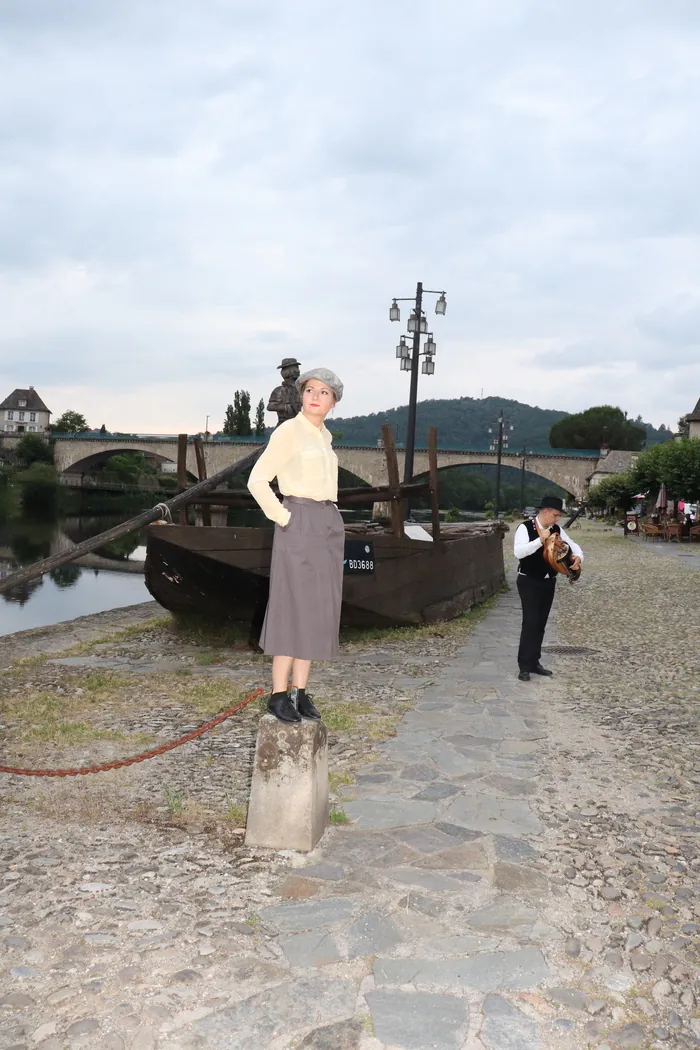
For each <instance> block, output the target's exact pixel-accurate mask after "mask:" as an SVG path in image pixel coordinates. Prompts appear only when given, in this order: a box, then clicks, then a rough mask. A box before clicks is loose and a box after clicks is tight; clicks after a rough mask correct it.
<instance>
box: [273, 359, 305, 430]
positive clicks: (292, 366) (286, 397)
mask: <svg viewBox="0 0 700 1050" xmlns="http://www.w3.org/2000/svg"><path fill="white" fill-rule="evenodd" d="M277 367H278V368H279V369H280V371H281V373H282V383H281V384H280V386H276V387H275V389H274V390H273V391H272V393H271V394H270V400H269V402H268V405H267V411H268V412H276V413H277V426H279V425H280V423H286V421H287V420H288V419H294V417H295V416H296V415H297V414H298V413H299V412H301V395H300V393H299V390H298V387H297V382H296V381H297V379H298V378H299V374H300V369H301V365H300V364H299V362H298V361H297V359H296V358H295V357H285V358H283V360H282V364H281V365H278V366H277Z"/></svg>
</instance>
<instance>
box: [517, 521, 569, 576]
mask: <svg viewBox="0 0 700 1050" xmlns="http://www.w3.org/2000/svg"><path fill="white" fill-rule="evenodd" d="M523 524H524V525H525V528H526V529H527V534H528V537H529V539H531V540H536V539H537V536H538V533H537V529H536V527H535V522H534V520H533V519H532V518H528V520H527V521H525V522H523ZM552 532H561V529H560V528H559V526H558V525H552ZM518 572H522V573H524V574H525V576H534V577H535V578H536V579H538V580H543V579H544V578H545V577H546V576H547V575H549V577H550V579H552V580H553V579H555V577H556V575H557V574H556V573H555V571H554V569H553V568H552V567H551V566H550V565H548V564H547V562H546V561H545V560H544V550H543V548H542V547H538V548H537V550H536V551H535V553H534V554H528V556H527V558H521V559H520V562H519V563H518Z"/></svg>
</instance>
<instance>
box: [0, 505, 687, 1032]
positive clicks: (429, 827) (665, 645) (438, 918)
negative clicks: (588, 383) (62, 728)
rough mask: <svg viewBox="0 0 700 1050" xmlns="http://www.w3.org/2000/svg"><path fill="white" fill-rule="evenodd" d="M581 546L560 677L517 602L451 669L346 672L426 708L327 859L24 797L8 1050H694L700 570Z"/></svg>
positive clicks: (350, 787) (6, 941)
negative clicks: (581, 565)
mask: <svg viewBox="0 0 700 1050" xmlns="http://www.w3.org/2000/svg"><path fill="white" fill-rule="evenodd" d="M577 535H578V538H579V539H580V541H581V542H582V544H583V545H584V548H585V550H586V554H587V559H586V566H585V573H584V576H583V577H582V580H581V582H580V584H578V585H576V587H569V586H568V585H566V584H560V585H559V593H558V596H557V600H556V605H555V608H556V622H555V625H554V626H555V629H556V632H557V633H556V635H555V634H554V633H553V632H552V633H551V634H550V636H549V637H548V639H547V642H548V645H549V646H556V645H559V646H579V647H584V648H586V649H588V650H589V652H588V653H587V654H586V653H584V654H578V655H577V654H572V653H567V652H566V651H563V652H560V653H558V654H554V653H550V654H548V659H549V660H550V662H551V665H552V667H553V669H554V670H555V671H556V676H555V677H554V678H552V679H546V680H539V679H538V680H533V681H532V682H531V683H529V684H522V683H519V682H518V681H517V680H516V678H515V652H516V648H517V632H518V621H519V609H518V607H517V595H516V594H515V591H514V590H511V592H510V593H509V594H507V595H503V596H502V597H501V598H500V599H499V600H498V601H497V603H496V604H495V606H494V607H493V608H492V609H491V611H490V612H489V613H488V615H487V617H486V618H485V619H484V620H483V622H481V623H479V624H477V626H476V627H475V628H474V629H473V631H472V633H471V635H470V636H469V637H468V639H467V640H466V641H464V643H463V644H459V645H453V646H452V647H449V646H445V647H443V649H442V650H440V648H439V643H437V642H436V643H432V642H431V643H429V644H428V643H426V648H428V649H430V653H429V657H428V655H427V654H426V653H421V652H413V653H411V652H410V651H409V649H408V648H407V649H406V650H405V651H404V653H403V655H402V656H401V657H400V666H398V667H397V662H398V661H399V656H397V655H396V653H395V654H394V656H391V653H390V652H389V651H387V654H385V658H384V660H383V661H382V660H381V659H380V656H381V653H379V652H375V653H374V654H367V653H365V654H363V653H362V652H355V653H353V652H346V654H345V657H344V660H343V661H342V663H341V665H338V667H337V668H336V670H335V672H334V673H335V674H336V675H337V679H336V682H337V684H338V687H339V688H340V685H341V684H342V683H344V687H345V688H347V689H348V690H349V691H351V689H352V687H353V683H355V682H356V680H359V681H360V682H361V683H362V685H363V688H366V687H367V685H368V683H370V685H371V682H372V680H373V679H374V680H376V681H377V682H378V683H380V684H379V685H378V689H380V690H388V685H387V684H386V673H387V672H388V673H389V675H391V676H393V677H394V678H397V679H399V689H400V690H401V693H400V695H404V694H405V695H407V696H409V695H410V696H412V697H414V698H415V703H414V704H413V706H412V707H411V709H410V710H408V711H406V713H405V714H404V716H403V718H402V720H401V722H400V725H399V727H398V731H397V733H396V735H395V736H393V737H392V738H391V739H388V740H386V741H385V742H384V743H381V744H379V745H377V746H376V747H375V748H374V750H373V752H372V754H371V755H370V758H369V760H368V761H366V762H365V763H364V764H362V765H359V764H358V763H355V766H356V773H355V775H354V777H353V778H351V777H350V776H349V775H348V776H347V777H346V779H347V780H352V782H351V783H348V784H347V785H346V786H345V787H343V788H342V791H343V795H344V799H343V801H342V803H340V802H339V805H342V807H343V810H344V812H345V814H346V816H347V818H348V819H349V820H350V821H351V823H350V824H348V825H346V826H337V827H334V828H331V829H329V831H328V832H327V834H326V836H325V837H324V839H323V840H322V842H321V844H320V845H319V847H318V848H317V850H316V851H314V853H313V854H309V855H300V854H290V853H273V852H269V851H250V850H244V849H237V848H231V847H230V846H227V845H226V844H224V843H221V842H217V841H216V840H215V839H212V838H211V837H206V836H203V835H198V834H193V833H190V832H189V831H188V829H187V828H182V827H178V826H170V827H168V826H167V825H163V824H160V825H157V826H142V827H139V826H136V825H134V824H127V823H120V822H118V821H117V822H115V823H114V824H105V823H88V822H87V821H85V822H84V823H82V824H81V825H76V824H71V823H62V822H61V821H60V820H58V819H57V820H56V822H55V824H54V825H53V826H52V827H50V828H49V834H47V833H46V832H47V824H46V821H45V819H44V823H43V824H41V822H40V819H39V818H36V819H34V818H33V817H32V815H31V811H30V810H28V809H27V807H26V805H24V807H23V806H22V805H20V803H21V802H22V800H21V799H20V801H19V802H18V801H16V800H13V801H11V803H10V804H9V806H8V808H7V810H6V816H7V824H8V834H7V835H6V836H5V839H4V841H3V844H2V847H1V849H2V854H1V855H2V859H3V861H4V862H5V864H4V872H3V877H4V883H3V887H2V889H1V890H0V943H1V944H2V947H3V950H4V952H5V958H4V960H3V961H2V964H1V965H2V966H3V967H4V969H2V970H1V971H0V982H1V984H0V988H1V990H0V1026H1V1027H0V1046H2V1047H3V1048H9V1047H12V1048H14V1050H30V1048H34V1047H39V1048H41V1050H64V1048H69V1050H73V1048H76V1050H81V1048H87V1047H89V1048H90V1050H93V1048H94V1050H149V1048H152V1050H156V1048H157V1050H239V1048H240V1050H243V1048H245V1050H248V1048H250V1047H256V1048H258V1047H259V1048H260V1050H382V1048H384V1050H558V1048H562V1050H564V1048H565V1050H579V1048H586V1047H596V1048H598V1050H616V1048H619V1047H640V1048H650V1047H653V1048H661V1047H673V1048H674V1050H675V1048H683V1047H694V1046H699V1045H700V1020H699V1019H698V1016H697V1009H696V1000H695V995H696V994H697V992H698V988H697V984H696V979H697V963H698V947H697V932H698V925H697V924H698V922H700V920H699V919H698V909H697V898H696V891H697V889H698V883H699V881H700V879H699V875H698V872H699V870H700V859H699V858H698V851H697V837H698V831H699V830H700V820H699V819H698V818H700V807H699V801H698V792H697V787H698V783H700V776H698V772H697V744H698V734H697V682H698V680H699V678H700V667H699V666H698V661H699V659H700V657H699V655H698V645H697V637H698V626H699V624H698V613H697V609H698V597H699V596H700V574H698V573H697V571H696V570H688V569H687V568H686V566H685V564H684V563H683V562H682V561H680V560H676V559H670V558H661V557H658V556H657V555H656V554H655V553H654V552H653V551H650V550H646V549H645V548H644V545H641V544H635V543H629V542H627V541H624V540H622V539H621V538H619V537H617V536H616V535H614V534H611V533H607V532H603V531H602V530H596V529H595V528H594V527H592V526H587V525H584V526H583V528H582V529H581V531H580V533H578V534H577ZM436 653H437V654H438V655H439V658H440V662H439V663H436V662H435V660H436ZM421 659H422V660H423V663H422V664H421ZM426 659H429V660H430V661H432V662H430V663H429V664H428V666H427V667H426ZM412 660H413V661H414V662H413V664H412V663H411V661H412ZM363 661H364V662H363ZM381 668H384V677H382V673H381ZM421 670H422V672H423V676H422V677H420V672H421ZM412 675H413V684H412V685H411V681H409V679H411V677H412ZM358 688H359V686H358ZM158 761H159V762H161V761H163V762H165V760H158ZM338 790H341V789H338ZM26 801H27V800H26V799H24V803H26ZM40 829H41V830H42V831H43V834H44V838H43V839H41V838H39V837H38V833H39V830H40Z"/></svg>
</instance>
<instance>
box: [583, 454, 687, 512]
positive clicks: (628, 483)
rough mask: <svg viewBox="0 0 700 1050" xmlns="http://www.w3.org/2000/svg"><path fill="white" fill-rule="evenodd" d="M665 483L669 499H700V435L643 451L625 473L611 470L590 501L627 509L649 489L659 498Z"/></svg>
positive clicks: (600, 507)
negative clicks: (658, 495)
mask: <svg viewBox="0 0 700 1050" xmlns="http://www.w3.org/2000/svg"><path fill="white" fill-rule="evenodd" d="M662 485H665V486H666V493H667V495H668V497H669V499H672V500H679V499H685V500H688V501H689V502H691V503H698V502H700V438H688V437H685V438H681V439H680V440H678V441H668V442H666V443H665V444H663V445H654V446H653V447H652V448H650V449H647V450H646V452H642V453H641V454H640V456H639V458H638V459H637V461H636V463H635V464H634V466H633V467H632V469H631V470H629V471H628V472H627V473H625V474H611V475H610V477H607V478H603V479H602V481H599V482H598V484H597V485H594V486H593V488H592V489H591V491H590V494H589V503H590V505H591V506H592V507H593V508H594V509H596V510H601V511H605V510H610V511H627V510H629V509H630V508H631V507H632V506H634V504H635V503H637V502H638V501H637V500H636V499H635V496H639V495H642V494H644V493H646V494H647V495H648V496H649V497H651V498H655V497H656V494H657V493H658V491H659V489H660V488H661V486H662Z"/></svg>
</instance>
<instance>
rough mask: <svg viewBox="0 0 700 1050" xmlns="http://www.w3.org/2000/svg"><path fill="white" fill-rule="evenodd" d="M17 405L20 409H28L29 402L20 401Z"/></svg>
mask: <svg viewBox="0 0 700 1050" xmlns="http://www.w3.org/2000/svg"><path fill="white" fill-rule="evenodd" d="M17 404H18V405H19V407H20V408H26V407H27V402H26V401H24V400H21V401H18V402H17Z"/></svg>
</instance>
